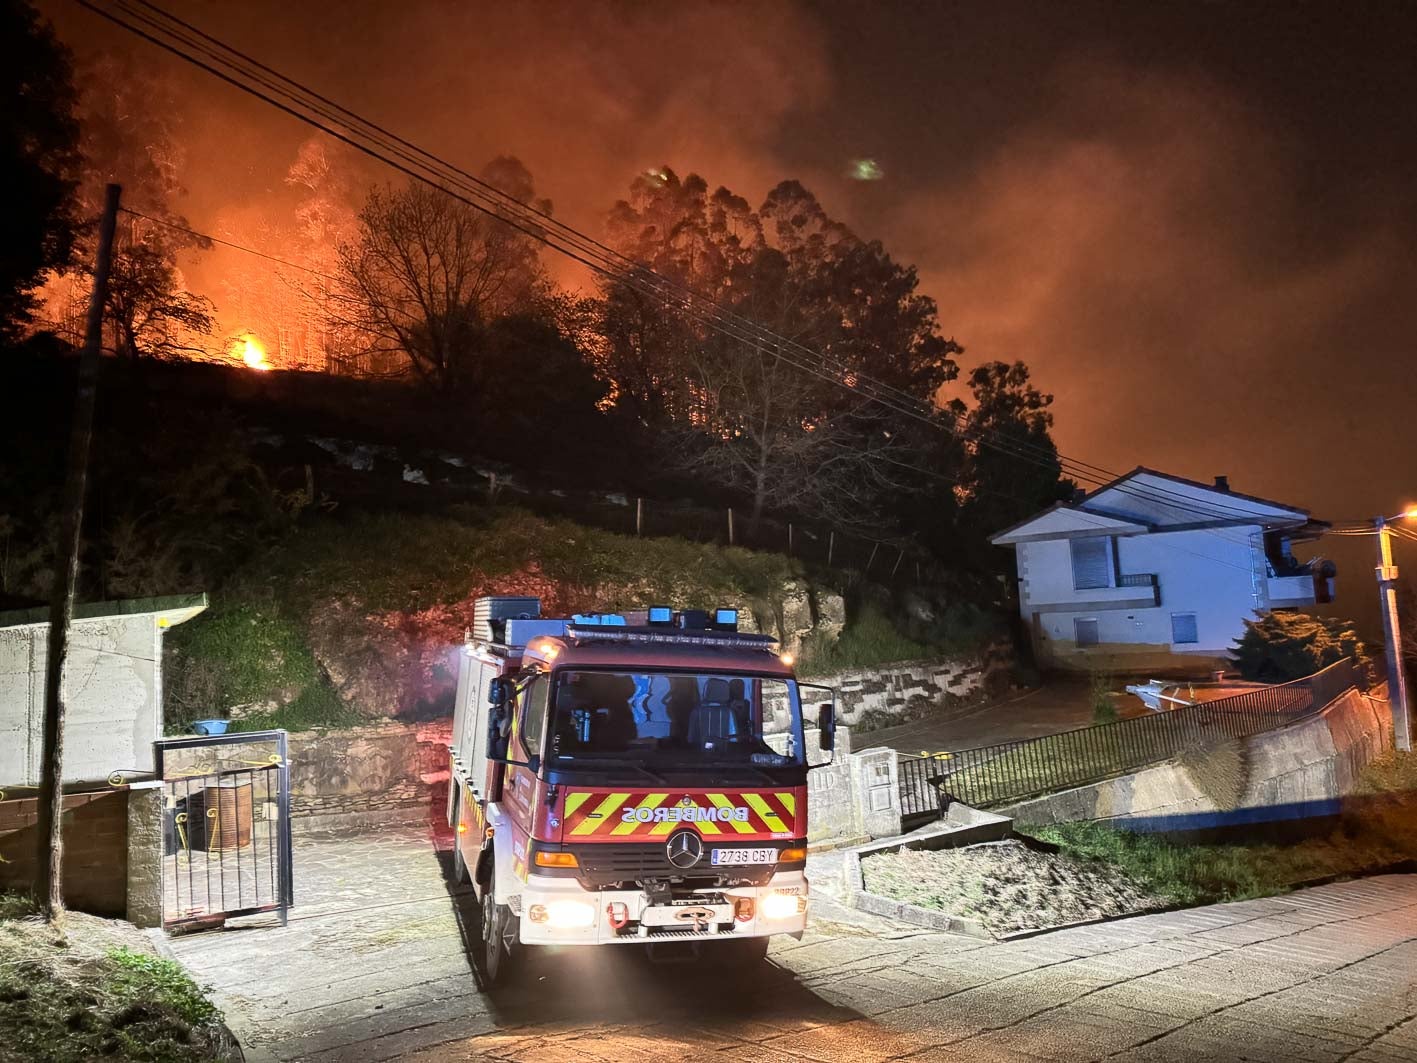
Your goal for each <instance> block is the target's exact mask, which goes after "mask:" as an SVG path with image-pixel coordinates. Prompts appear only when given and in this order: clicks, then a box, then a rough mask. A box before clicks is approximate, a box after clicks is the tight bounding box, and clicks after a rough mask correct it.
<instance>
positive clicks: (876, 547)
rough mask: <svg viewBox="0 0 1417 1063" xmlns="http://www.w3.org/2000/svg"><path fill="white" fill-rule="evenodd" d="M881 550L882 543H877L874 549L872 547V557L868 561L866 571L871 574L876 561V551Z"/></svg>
mask: <svg viewBox="0 0 1417 1063" xmlns="http://www.w3.org/2000/svg"><path fill="white" fill-rule="evenodd" d="M880 548H881V544H880V543H876V545H874V546H873V547H871V556H870V557H868V558H867V559H866V571H867V572H870V571H871V562H872V561H874V560H876V551H877V550H879V549H880Z"/></svg>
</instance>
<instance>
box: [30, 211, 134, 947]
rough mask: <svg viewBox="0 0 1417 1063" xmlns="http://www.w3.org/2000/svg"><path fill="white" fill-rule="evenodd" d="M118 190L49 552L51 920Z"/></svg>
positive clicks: (41, 892)
mask: <svg viewBox="0 0 1417 1063" xmlns="http://www.w3.org/2000/svg"><path fill="white" fill-rule="evenodd" d="M121 192H122V189H121V188H120V187H119V186H118V185H109V186H108V187H107V188H106V189H105V190H104V202H103V218H102V220H101V221H100V222H99V229H98V258H97V261H95V262H94V271H93V293H92V294H91V295H90V296H89V313H88V321H87V323H86V327H85V329H84V349H83V352H82V353H81V354H80V355H79V382H78V388H77V390H76V392H75V395H74V420H73V425H72V428H71V430H70V434H69V458H68V462H67V464H66V468H65V472H64V510H63V513H62V514H61V517H62V523H61V525H60V529H59V544H58V549H57V550H56V551H55V552H54V586H53V589H52V591H51V592H50V598H49V643H48V647H47V650H46V659H45V674H44V751H43V755H42V760H41V762H40V775H39V808H38V810H37V811H38V818H37V822H36V824H35V826H36V830H35V847H36V853H35V866H36V868H37V869H38V871H39V879H38V881H37V882H36V883H35V895H36V896H35V899H36V901H38V903H39V906H40V910H41V911H42V912H43V913H44V917H45V918H46V919H47V920H49V921H50V922H51V923H52V922H54V921H55V919H57V918H59V917H60V916H62V915H63V912H64V868H63V864H64V837H63V817H64V661H65V659H66V658H67V657H68V655H69V622H70V620H72V619H73V617H74V587H75V584H76V583H77V581H78V573H79V541H80V538H81V536H82V533H83V523H84V488H85V486H86V485H87V482H88V475H89V443H90V441H91V440H92V438H93V409H94V399H95V398H96V396H97V393H98V359H99V348H100V347H102V345H103V305H104V303H105V302H106V301H107V299H108V270H109V265H110V262H111V260H112V258H113V230H114V228H115V227H116V225H117V221H118V197H119V194H120V193H121Z"/></svg>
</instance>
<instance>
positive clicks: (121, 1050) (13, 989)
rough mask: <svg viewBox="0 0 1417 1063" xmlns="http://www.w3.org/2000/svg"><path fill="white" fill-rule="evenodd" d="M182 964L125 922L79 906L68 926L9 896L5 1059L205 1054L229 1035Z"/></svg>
mask: <svg viewBox="0 0 1417 1063" xmlns="http://www.w3.org/2000/svg"><path fill="white" fill-rule="evenodd" d="M220 1024H221V1015H220V1014H219V1013H218V1011H217V1009H216V1008H215V1007H214V1006H213V1005H212V1003H211V1002H210V1001H209V1000H208V999H207V998H206V996H205V994H204V993H203V992H202V990H201V989H200V988H199V987H198V986H197V985H196V984H195V983H194V982H193V981H192V979H191V978H190V977H188V975H187V973H186V971H184V970H183V969H182V967H181V966H179V965H178V964H176V963H174V962H173V961H171V960H166V959H162V958H161V957H159V956H156V955H154V954H153V953H152V952H151V951H150V946H148V945H147V942H146V941H145V940H144V938H143V937H142V935H141V933H139V932H138V931H137V930H135V929H134V928H133V927H131V926H128V925H127V924H125V923H118V922H110V921H108V920H103V919H96V918H94V917H92V916H85V915H81V914H77V913H70V914H69V916H68V922H67V927H66V929H65V930H62V931H61V930H56V929H55V928H53V927H51V926H49V925H47V924H45V923H44V922H42V921H41V920H40V919H39V918H38V917H35V916H32V915H31V914H30V911H29V905H28V901H26V900H24V899H22V898H19V897H15V896H6V895H0V1063H21V1061H23V1063H88V1061H89V1060H95V1059H107V1060H148V1061H155V1063H205V1061H208V1060H215V1059H218V1058H222V1052H221V1050H222V1049H223V1048H224V1047H225V1046H226V1045H227V1044H228V1043H229V1037H228V1036H227V1035H226V1034H225V1032H224V1030H223V1029H222V1027H221V1025H220Z"/></svg>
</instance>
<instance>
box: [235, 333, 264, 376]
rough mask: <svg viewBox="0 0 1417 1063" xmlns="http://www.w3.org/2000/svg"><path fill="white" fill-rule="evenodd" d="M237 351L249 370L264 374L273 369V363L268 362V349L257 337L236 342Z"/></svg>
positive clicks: (249, 337) (244, 338)
mask: <svg viewBox="0 0 1417 1063" xmlns="http://www.w3.org/2000/svg"><path fill="white" fill-rule="evenodd" d="M236 350H237V353H238V354H240V355H241V360H242V361H243V362H245V363H246V367H247V368H248V369H255V370H257V371H259V372H262V373H264V372H267V371H268V370H270V369H271V363H270V362H268V361H266V348H265V347H263V346H262V345H261V341H260V340H258V339H257V338H256V337H255V336H241V337H239V338H238V339H237V341H236Z"/></svg>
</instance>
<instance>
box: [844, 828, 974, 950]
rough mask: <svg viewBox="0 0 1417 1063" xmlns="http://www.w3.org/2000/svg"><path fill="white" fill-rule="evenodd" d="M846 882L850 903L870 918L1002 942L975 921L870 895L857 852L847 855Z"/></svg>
mask: <svg viewBox="0 0 1417 1063" xmlns="http://www.w3.org/2000/svg"><path fill="white" fill-rule="evenodd" d="M842 876H843V877H844V878H845V880H846V881H845V886H846V897H847V903H848V904H850V905H851V907H853V908H858V909H860V910H861V911H863V912H868V913H870V914H871V915H879V916H883V917H884V918H886V919H895V920H898V921H900V922H902V923H912V924H914V925H915V926H923V927H926V928H928V929H930V930H942V931H945V932H946V933H950V934H961V935H963V936H964V937H972V938H978V939H980V940H983V941H997V940H999V939H998V938H997V937H996V936H995V935H994V934H993V933H991V932H990V931H989V930H988V928H986V927H985V926H984V924H983V923H981V922H978V921H977V920H974V919H962V918H960V917H959V916H957V915H950V913H949V912H941V911H938V910H936V909H933V908H922V907H920V905H918V904H907V903H905V902H904V901H893V900H891V899H890V898H889V897H882V896H881V895H880V894H879V893H871V892H870V891H869V890H867V889H866V888H865V884H864V882H863V880H862V877H861V854H860V853H859V852H857V851H856V850H854V849H853V850H849V851H848V852H847V853H846V867H845V868H844V869H843V871H842Z"/></svg>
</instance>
